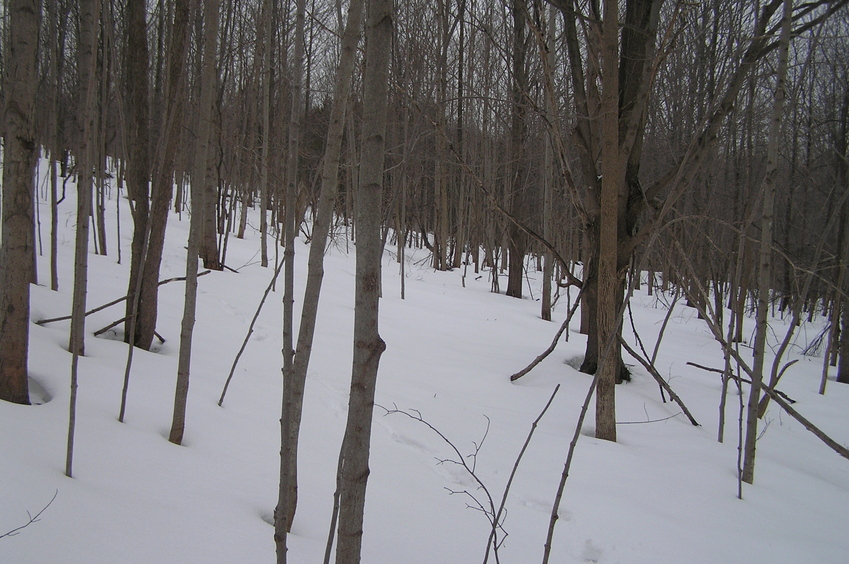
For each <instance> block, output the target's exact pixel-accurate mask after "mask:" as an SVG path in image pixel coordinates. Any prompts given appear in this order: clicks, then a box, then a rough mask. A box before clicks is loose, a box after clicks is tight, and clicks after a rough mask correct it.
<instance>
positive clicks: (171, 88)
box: [135, 0, 191, 350]
mask: <svg viewBox="0 0 849 564" xmlns="http://www.w3.org/2000/svg"><path fill="white" fill-rule="evenodd" d="M190 7H191V0H176V2H175V6H174V22H173V24H172V26H171V45H170V47H169V50H168V78H167V86H166V89H167V93H166V106H167V110H166V113H165V116H166V117H165V127H164V128H163V131H162V133H161V134H160V138H159V140H158V143H157V145H158V146H157V154H156V164H155V170H154V175H153V190H152V192H153V197H152V199H151V209H150V218H149V221H150V226H149V233H150V235H149V240H148V247H147V254H146V256H145V257H144V261H143V267H142V272H141V292H140V295H139V301H138V310H137V313H136V330H135V337H136V342H135V345H136V346H137V347H140V348H143V349H145V350H148V349H150V345H151V344H152V343H153V334H154V331H155V330H156V318H157V305H158V298H159V296H158V289H159V268H160V266H161V264H162V251H163V248H164V246H165V226H166V224H167V222H168V211H169V206H170V204H171V196H172V194H173V188H174V180H173V178H174V163H175V162H176V155H177V152H178V147H179V142H180V131H181V129H182V123H183V108H184V106H185V96H184V95H183V92H184V90H185V87H186V85H185V82H186V77H185V73H184V69H185V67H186V58H187V52H188V38H189V32H190V28H189V13H190Z"/></svg>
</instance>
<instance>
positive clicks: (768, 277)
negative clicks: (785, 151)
mask: <svg viewBox="0 0 849 564" xmlns="http://www.w3.org/2000/svg"><path fill="white" fill-rule="evenodd" d="M783 2H784V13H783V16H782V19H781V36H780V38H779V45H778V70H777V71H776V75H777V76H776V79H775V95H774V98H773V104H772V118H771V120H770V126H769V147H768V149H767V165H766V166H767V169H766V175H765V176H764V181H763V210H762V212H761V242H760V243H761V245H760V253H759V265H758V309H757V330H756V332H755V351H754V353H755V358H754V362H753V365H752V386H751V388H750V390H749V401H748V406H747V412H746V444H745V453H744V457H743V476H742V479H743V481H744V482H746V483H748V484H751V483H752V482H753V481H754V479H755V443H756V442H757V437H758V402H760V393H761V385H762V383H763V371H764V355H765V352H766V350H765V349H766V337H767V333H768V332H769V327H768V324H767V317H768V316H769V302H770V299H769V298H770V296H769V294H770V286H771V282H772V270H773V269H772V243H773V216H774V214H775V184H776V181H777V175H778V142H779V136H780V134H781V122H782V119H783V117H784V100H785V98H786V93H785V82H786V80H787V57H788V52H789V49H790V24H791V22H792V17H793V2H792V1H791V0H783Z"/></svg>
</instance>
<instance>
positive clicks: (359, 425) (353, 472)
mask: <svg viewBox="0 0 849 564" xmlns="http://www.w3.org/2000/svg"><path fill="white" fill-rule="evenodd" d="M392 28H393V26H392V0H370V1H369V17H368V26H367V28H366V68H365V72H364V74H363V85H364V92H363V151H362V157H361V160H360V184H359V189H358V193H357V198H358V203H357V267H356V289H355V306H354V360H353V365H352V369H351V392H350V396H349V400H348V421H347V425H346V427H345V437H344V438H343V440H342V441H343V442H342V445H343V446H342V459H343V464H342V470H341V474H340V477H339V483H340V485H341V497H340V505H339V542H338V545H337V548H336V562H337V564H356V563H358V562H359V561H360V554H361V549H362V536H363V514H364V511H365V495H366V484H367V482H368V474H369V467H368V460H369V446H370V444H371V424H372V416H373V410H374V393H375V387H376V385H377V369H378V364H379V363H380V356H381V354H382V353H383V351H384V350H385V349H386V344H385V343H384V342H383V339H381V338H380V334H379V332H378V302H379V297H380V255H381V251H382V240H381V236H380V225H381V218H382V213H381V212H382V207H383V206H382V199H383V198H382V190H383V168H384V150H385V143H384V141H385V137H384V136H385V131H386V114H387V111H386V110H387V90H388V84H389V57H390V54H391V50H392Z"/></svg>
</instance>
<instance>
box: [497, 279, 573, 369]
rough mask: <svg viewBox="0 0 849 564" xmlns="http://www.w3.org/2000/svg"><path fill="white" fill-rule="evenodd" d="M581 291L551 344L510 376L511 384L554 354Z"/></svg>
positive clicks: (569, 321) (570, 319) (570, 320)
mask: <svg viewBox="0 0 849 564" xmlns="http://www.w3.org/2000/svg"><path fill="white" fill-rule="evenodd" d="M583 291H584V290H583V288H582V289H581V291H580V292H579V293H578V297H577V298H575V303H574V304H573V305H572V309H570V310H569V314H568V315H567V316H566V320H565V321H564V322H563V325H561V326H560V329H558V330H557V333H556V334H555V335H554V339H552V340H551V344H550V345H549V346H548V348H547V349H545V350H544V351H543V352H542V354H540V355H539V356H538V357H536V358H535V359H534V360H533V361H532V362H531V363H530V364H529V365H527V366H526V367H524V368H523V369H521V370H519V371H518V372H516V373H515V374H513V375H512V376H510V381H511V382H515V381H516V380H518V379H519V378H521V377H522V376H524V375H525V374H527V373H528V372H530V371H531V370H533V369H534V368H536V366H537V365H538V364H539V363H540V362H542V361H543V360H545V359H546V358H547V357H548V355H550V354H551V353H552V352H554V349H555V348H556V347H557V342H558V341H559V340H560V337H561V335H563V332H564V331H565V330H566V328H567V327H568V326H569V323H571V322H572V316H574V315H575V311H576V310H577V309H578V305H579V304H580V303H581V294H582V293H583Z"/></svg>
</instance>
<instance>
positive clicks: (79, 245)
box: [65, 0, 100, 478]
mask: <svg viewBox="0 0 849 564" xmlns="http://www.w3.org/2000/svg"><path fill="white" fill-rule="evenodd" d="M99 12H100V2H99V0H81V2H80V33H79V36H80V37H79V46H78V48H77V69H78V71H79V81H80V83H79V101H78V108H80V116H79V124H80V127H79V135H80V143H79V146H78V153H77V164H78V176H77V231H76V238H75V248H74V295H73V303H72V306H71V307H72V308H71V336H70V342H69V344H68V350H69V351H70V352H71V355H72V358H71V400H70V410H69V418H68V448H67V451H66V458H65V475H66V476H68V477H69V478H70V477H71V476H72V474H73V460H74V428H75V425H76V399H77V367H78V364H79V357H80V356H83V355H84V354H85V303H86V289H87V285H88V239H89V237H88V235H89V216H90V214H91V192H92V187H93V182H92V181H93V177H92V174H91V171H92V166H91V165H92V161H93V160H94V155H95V147H94V146H93V144H92V142H93V141H94V139H95V132H94V124H95V107H96V103H95V98H94V96H95V94H96V90H97V89H96V88H95V79H96V73H95V65H96V64H97V39H98V38H97V29H98V28H97V22H98V21H99V19H100V13H99Z"/></svg>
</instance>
